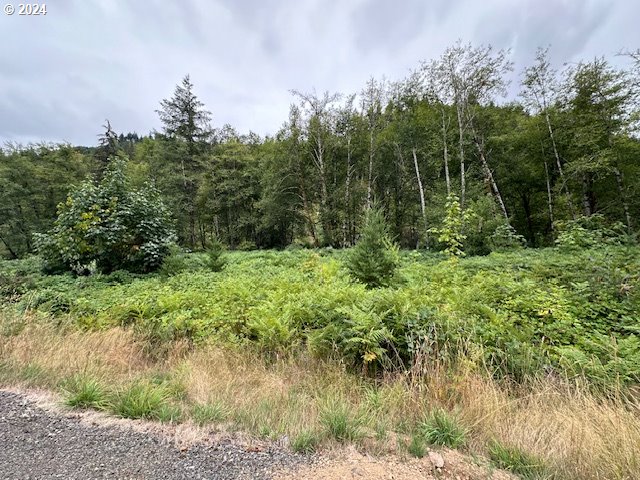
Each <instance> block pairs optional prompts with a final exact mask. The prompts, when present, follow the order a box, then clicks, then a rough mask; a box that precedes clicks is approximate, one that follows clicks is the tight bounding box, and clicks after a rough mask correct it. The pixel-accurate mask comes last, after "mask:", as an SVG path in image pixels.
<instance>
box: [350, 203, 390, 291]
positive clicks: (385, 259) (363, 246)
mask: <svg viewBox="0 0 640 480" xmlns="http://www.w3.org/2000/svg"><path fill="white" fill-rule="evenodd" d="M397 266H398V247H397V246H396V245H395V244H394V243H393V242H392V241H391V237H390V235H389V227H388V226H387V224H386V221H385V218H384V213H383V211H382V209H380V208H378V207H374V208H371V209H370V210H369V211H368V212H367V213H366V216H365V220H364V226H363V227H362V231H361V233H360V239H359V240H358V243H356V246H355V247H353V249H352V250H351V251H350V252H349V255H348V257H347V268H348V269H349V272H350V273H351V275H353V276H354V277H355V278H356V279H357V280H359V281H361V282H362V283H364V284H366V285H367V286H368V287H371V288H375V287H382V286H387V285H389V284H390V282H391V280H392V278H393V276H394V275H395V271H396V268H397Z"/></svg>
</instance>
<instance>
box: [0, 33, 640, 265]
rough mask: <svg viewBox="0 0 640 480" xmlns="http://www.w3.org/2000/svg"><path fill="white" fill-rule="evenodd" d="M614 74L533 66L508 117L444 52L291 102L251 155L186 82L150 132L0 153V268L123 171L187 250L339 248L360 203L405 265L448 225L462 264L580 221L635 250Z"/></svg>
mask: <svg viewBox="0 0 640 480" xmlns="http://www.w3.org/2000/svg"><path fill="white" fill-rule="evenodd" d="M624 60H625V61H626V63H625V64H626V65H627V67H625V68H620V67H616V66H614V65H613V64H612V62H611V61H609V60H607V59H605V58H595V59H593V60H588V61H582V62H579V63H577V64H572V65H569V66H567V67H565V68H564V69H563V70H562V71H557V70H555V69H554V68H553V67H552V65H551V62H550V60H549V51H548V49H539V50H538V51H537V54H536V56H535V60H534V62H533V64H532V65H530V66H529V67H527V68H526V69H525V70H524V71H523V72H521V77H520V78H521V82H520V85H519V90H520V92H519V95H518V97H517V98H516V99H514V100H512V101H509V102H507V101H505V100H503V98H504V96H505V95H506V93H507V86H508V84H507V81H506V77H507V75H508V74H509V72H511V71H512V70H513V64H512V62H511V61H510V60H509V52H508V51H506V50H495V49H493V48H492V47H490V46H473V45H470V44H463V43H461V42H458V43H456V44H455V45H453V46H451V47H449V48H448V49H446V50H445V51H444V52H443V54H442V55H441V56H440V57H438V58H436V59H433V60H430V61H424V62H422V63H420V65H419V66H418V67H417V68H416V69H415V70H414V71H412V72H411V73H410V74H409V75H408V76H407V78H404V79H402V80H400V81H396V82H389V81H386V80H377V79H373V78H372V79H370V80H369V81H368V82H367V83H366V85H365V86H364V88H363V89H362V90H361V91H360V92H358V93H356V94H350V95H342V94H339V93H332V92H323V93H317V92H315V91H313V92H300V91H292V103H291V106H290V109H289V114H288V118H287V119H286V120H285V121H284V123H283V125H282V127H281V128H280V129H279V130H278V132H277V133H276V134H275V135H273V136H267V137H266V138H261V137H259V136H258V135H256V134H253V133H250V134H248V135H242V134H240V133H238V132H237V131H235V130H234V129H233V128H232V127H231V126H228V125H225V126H224V127H221V128H213V127H212V124H213V118H212V114H211V113H210V112H209V111H208V110H207V108H206V106H205V105H204V104H203V103H202V102H201V101H200V100H199V99H198V97H197V95H196V94H195V91H194V85H193V83H192V82H191V79H190V78H189V76H186V77H185V78H184V79H183V80H182V82H181V83H180V84H179V85H177V86H176V89H175V91H174V92H173V95H172V96H170V97H168V98H167V99H164V100H162V101H161V102H160V104H159V108H158V110H157V113H158V116H159V118H160V120H161V122H162V125H163V128H162V131H161V132H153V133H152V134H150V135H147V136H139V135H138V134H135V133H133V134H131V133H130V134H126V135H123V134H118V133H116V132H115V131H114V130H113V128H112V126H111V124H110V123H109V122H108V121H107V122H106V124H105V125H104V132H103V133H102V134H101V135H100V136H99V144H98V145H97V146H96V147H74V146H71V145H46V144H41V145H30V146H27V147H21V146H15V145H6V146H5V147H4V148H2V150H1V151H0V157H1V164H0V252H2V253H3V254H4V255H6V256H8V257H19V256H22V255H25V254H27V253H29V252H32V251H33V250H34V248H35V246H34V238H35V234H36V233H38V232H44V231H46V230H48V229H50V228H51V226H52V224H53V221H54V220H55V218H56V212H57V209H58V204H59V203H60V202H63V201H64V200H65V199H66V197H67V194H68V192H69V189H70V187H71V186H74V185H79V184H80V183H81V182H82V181H84V180H86V179H87V178H94V179H95V180H96V181H99V180H100V179H101V178H102V177H103V175H104V173H105V171H107V170H108V168H109V164H110V162H112V161H113V159H114V158H118V159H123V158H124V159H127V160H126V166H125V171H126V179H127V182H128V183H129V184H131V185H134V186H135V185H138V186H141V185H143V184H145V183H147V182H151V183H152V184H154V188H157V190H158V191H159V192H160V193H161V197H162V199H163V201H164V203H165V204H166V205H167V206H168V208H169V211H170V212H171V213H172V218H173V222H174V225H175V231H176V234H177V238H178V242H179V243H180V244H181V245H182V246H184V247H186V248H189V249H203V248H207V246H208V245H210V244H211V243H212V242H215V241H218V240H219V241H221V242H223V243H225V244H227V245H228V246H229V247H231V248H240V249H245V248H246V249H249V248H281V247H285V246H287V245H291V244H299V245H303V246H334V247H348V246H351V245H353V244H354V243H355V242H356V240H357V237H358V231H359V227H360V224H361V219H362V218H363V213H364V212H366V211H367V210H368V209H370V207H371V206H372V205H374V204H376V205H378V206H379V207H380V208H381V209H382V210H383V211H384V212H385V216H386V219H387V222H388V223H389V226H390V232H391V235H392V236H393V237H394V238H395V239H396V240H397V242H398V243H399V244H400V245H401V246H403V247H407V248H430V249H443V248H445V245H443V243H442V235H439V234H438V232H439V231H440V232H441V231H442V225H443V222H444V221H445V218H446V217H447V214H448V212H451V211H458V212H459V215H460V218H461V219H462V218H464V222H462V223H463V224H461V226H460V228H462V229H464V236H463V237H460V238H464V246H463V248H464V250H465V251H467V252H468V253H471V254H482V253H487V252H488V251H489V250H490V248H491V241H490V240H491V238H492V236H494V235H495V233H496V231H505V228H507V229H508V231H510V232H512V233H513V234H517V235H521V236H523V237H524V238H525V239H526V243H527V244H528V245H529V246H531V247H539V246H547V245H552V244H553V243H554V241H555V239H556V238H557V235H558V228H559V226H560V225H562V223H563V222H567V221H573V220H577V219H580V218H583V217H592V216H594V215H598V216H599V217H600V216H601V217H602V218H604V220H605V221H606V222H608V223H616V222H617V223H621V224H623V225H624V228H625V229H626V230H627V232H628V233H629V234H634V233H636V232H637V228H638V221H637V218H638V213H639V212H640V195H638V193H639V189H640V137H639V136H638V133H639V128H638V127H639V123H638V122H639V120H640V108H639V105H640V104H639V98H640V96H639V94H640V51H637V52H627V53H626V54H624ZM452 199H453V200H455V203H456V204H457V208H456V209H454V210H452ZM449 220H451V219H449ZM501 229H502V230H501Z"/></svg>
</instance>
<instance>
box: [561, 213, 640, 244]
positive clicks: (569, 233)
mask: <svg viewBox="0 0 640 480" xmlns="http://www.w3.org/2000/svg"><path fill="white" fill-rule="evenodd" d="M556 230H557V231H558V238H556V245H557V246H558V247H560V248H563V249H579V248H590V247H595V246H598V245H624V244H628V243H631V242H632V239H631V237H630V236H629V235H628V233H627V230H626V227H625V226H624V224H622V223H621V222H616V223H613V224H609V223H608V222H607V220H606V218H605V217H604V215H601V214H594V215H591V216H582V217H578V218H576V219H575V220H568V221H565V222H557V223H556Z"/></svg>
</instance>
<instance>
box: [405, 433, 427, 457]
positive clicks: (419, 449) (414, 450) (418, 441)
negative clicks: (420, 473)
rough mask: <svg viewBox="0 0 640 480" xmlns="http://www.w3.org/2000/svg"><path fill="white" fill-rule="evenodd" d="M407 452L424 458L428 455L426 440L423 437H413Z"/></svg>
mask: <svg viewBox="0 0 640 480" xmlns="http://www.w3.org/2000/svg"><path fill="white" fill-rule="evenodd" d="M407 451H408V452H409V453H410V454H411V455H413V456H414V457H416V458H422V457H424V455H425V454H426V453H427V449H426V447H425V445H424V440H423V439H422V436H421V435H413V436H412V437H411V442H409V445H407Z"/></svg>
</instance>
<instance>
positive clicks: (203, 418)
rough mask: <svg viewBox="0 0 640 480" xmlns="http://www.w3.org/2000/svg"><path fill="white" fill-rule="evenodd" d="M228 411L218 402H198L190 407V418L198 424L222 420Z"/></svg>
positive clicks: (202, 424)
mask: <svg viewBox="0 0 640 480" xmlns="http://www.w3.org/2000/svg"><path fill="white" fill-rule="evenodd" d="M228 414H229V412H228V410H227V408H226V407H225V406H224V405H223V404H222V403H220V402H210V403H204V404H202V403H199V404H197V405H194V406H193V408H192V409H191V418H192V419H193V421H194V422H195V423H196V424H197V425H200V426H204V425H208V424H211V423H220V422H222V421H224V420H225V419H226V418H227V416H228Z"/></svg>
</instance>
